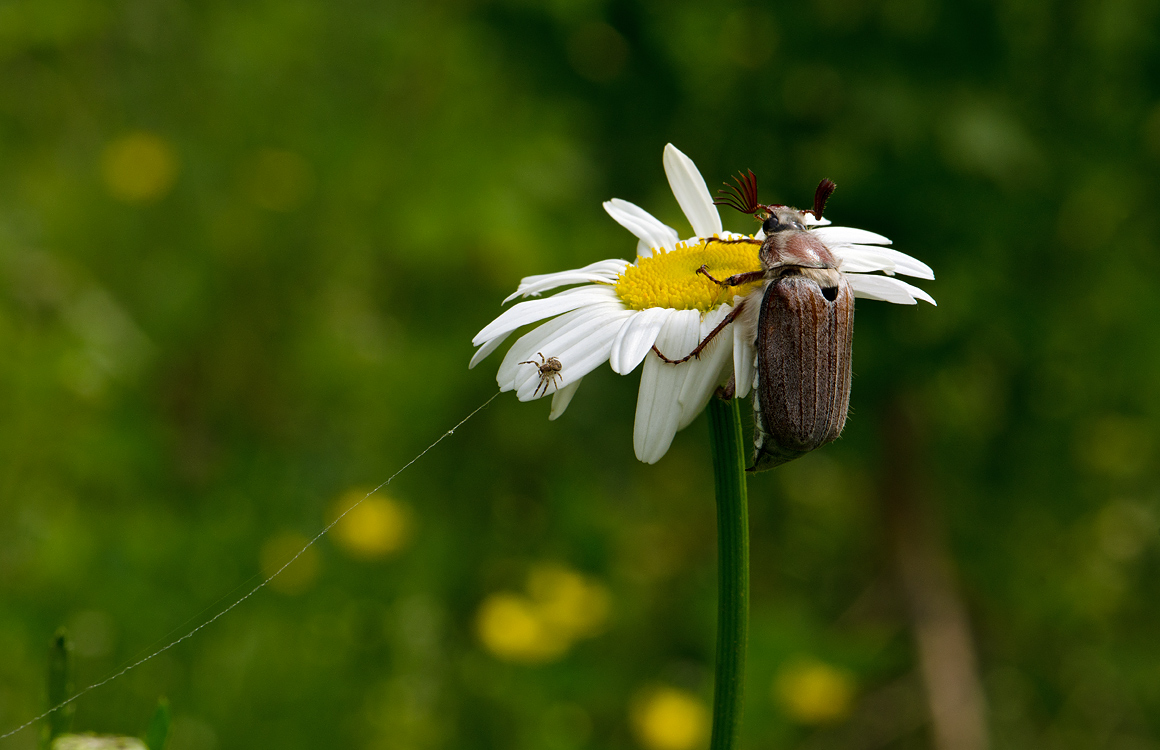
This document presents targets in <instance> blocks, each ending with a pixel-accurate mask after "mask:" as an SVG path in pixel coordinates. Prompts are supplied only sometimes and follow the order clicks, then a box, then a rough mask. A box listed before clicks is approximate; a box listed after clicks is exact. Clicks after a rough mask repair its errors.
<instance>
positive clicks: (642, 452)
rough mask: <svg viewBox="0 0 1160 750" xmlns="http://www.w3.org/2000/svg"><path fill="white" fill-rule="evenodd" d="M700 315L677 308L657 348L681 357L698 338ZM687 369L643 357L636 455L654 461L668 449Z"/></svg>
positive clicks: (678, 415)
mask: <svg viewBox="0 0 1160 750" xmlns="http://www.w3.org/2000/svg"><path fill="white" fill-rule="evenodd" d="M700 332H701V314H700V313H699V312H697V311H696V310H677V311H676V312H674V313H673V314H672V315H671V316H669V319H668V321H667V322H666V323H665V327H664V328H663V329H661V333H660V335H659V336H658V337H657V349H659V350H661V351H662V352H664V354H665V356H667V357H669V358H670V359H676V358H678V357H683V356H685V355H686V354H688V353H689V352H691V351H692V350H693V348H694V347H695V346H696V345H697V343H698V341H699V340H700ZM688 372H689V368H687V367H684V366H682V365H670V364H668V363H667V362H662V361H661V359H660V358H659V357H657V356H655V355H654V356H646V357H645V360H644V370H643V371H642V372H641V376H640V392H639V394H638V395H637V399H636V423H635V424H634V425H633V431H632V445H633V448H634V449H635V450H636V457H637V458H638V459H640V460H641V461H644V462H645V463H646V464H655V463H656V462H657V461H659V460H660V459H661V457H662V456H663V455H665V453H666V452H667V451H668V449H669V446H670V445H672V443H673V436H675V435H676V434H677V425H678V424H679V423H680V419H681V412H680V405H679V403H678V398H679V397H680V394H681V387H682V386H683V385H684V383H685V377H686V376H687V375H688Z"/></svg>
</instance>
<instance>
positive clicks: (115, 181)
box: [101, 131, 178, 203]
mask: <svg viewBox="0 0 1160 750" xmlns="http://www.w3.org/2000/svg"><path fill="white" fill-rule="evenodd" d="M177 169H178V160H177V154H176V153H175V152H174V150H173V147H172V146H171V145H169V142H168V141H166V140H165V139H164V138H162V137H161V136H159V135H157V134H156V133H148V132H144V131H141V132H136V133H129V134H127V135H123V136H121V137H119V138H117V139H115V140H113V141H111V142H110V143H109V144H108V145H107V146H105V150H104V152H103V153H102V154H101V175H102V177H104V179H105V187H107V188H108V190H109V193H111V194H112V196H113V197H114V198H116V199H117V200H121V201H124V202H126V203H149V202H151V201H155V200H158V199H160V198H163V197H164V196H165V195H166V194H167V193H168V192H169V190H170V188H172V187H173V182H174V180H176V179H177Z"/></svg>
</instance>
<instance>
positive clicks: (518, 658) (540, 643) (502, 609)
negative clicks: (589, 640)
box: [476, 592, 569, 664]
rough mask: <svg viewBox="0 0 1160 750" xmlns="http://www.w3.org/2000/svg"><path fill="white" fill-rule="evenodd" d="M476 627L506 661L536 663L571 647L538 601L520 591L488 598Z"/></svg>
mask: <svg viewBox="0 0 1160 750" xmlns="http://www.w3.org/2000/svg"><path fill="white" fill-rule="evenodd" d="M476 629H477V631H478V633H479V639H480V641H482V642H483V645H484V646H485V647H486V648H487V650H488V651H490V652H492V653H493V654H495V655H496V656H498V657H499V658H501V659H504V660H506V661H514V662H523V663H528V664H536V663H540V662H546V661H551V660H553V659H555V658H557V657H559V656H561V655H562V654H563V653H564V652H565V651H567V650H568V645H569V644H568V641H567V640H566V639H564V638H562V637H560V636H559V635H558V634H557V633H554V632H553V631H552V630H551V628H550V627H549V626H548V624H547V623H545V622H544V620H543V618H541V617H540V613H539V612H538V611H537V609H536V605H535V603H534V602H532V600H531V599H528V598H527V597H525V596H520V595H519V594H513V593H509V592H500V593H497V594H492V595H491V596H489V597H487V599H485V600H484V602H483V604H482V606H480V608H479V615H478V616H477V619H476Z"/></svg>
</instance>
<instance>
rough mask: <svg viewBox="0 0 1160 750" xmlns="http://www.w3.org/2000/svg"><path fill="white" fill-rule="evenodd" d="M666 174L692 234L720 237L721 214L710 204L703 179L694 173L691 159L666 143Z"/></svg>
mask: <svg viewBox="0 0 1160 750" xmlns="http://www.w3.org/2000/svg"><path fill="white" fill-rule="evenodd" d="M664 164H665V175H666V176H667V177H668V178H669V187H671V188H672V189H673V195H674V196H675V197H676V199H677V203H679V204H681V210H682V211H684V212H685V216H686V217H687V218H688V220H689V223H690V224H692V225H693V231H694V232H696V233H697V235H698V236H700V237H712V236H713V235H714V234H720V232H721V231H722V229H723V227H722V226H721V214H719V213H717V207H716V206H714V205H713V197H712V196H711V195H709V188H708V187H707V186H706V185H705V178H704V177H702V176H701V173H700V172H699V171H698V170H697V165H696V164H694V163H693V160H692V159H690V158H689V157H687V156H685V155H684V154H682V153H681V152H680V151H679V150H678V149H677V147H676V146H674V145H673V144H671V143H669V144H667V145H666V146H665V157H664Z"/></svg>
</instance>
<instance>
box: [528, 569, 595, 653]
mask: <svg viewBox="0 0 1160 750" xmlns="http://www.w3.org/2000/svg"><path fill="white" fill-rule="evenodd" d="M528 594H530V595H531V598H532V601H533V602H535V603H536V606H537V607H538V609H539V614H540V617H541V618H542V619H543V620H544V622H545V623H546V624H547V625H548V626H549V627H550V628H551V629H553V630H555V631H557V632H559V633H560V634H561V635H563V636H564V637H566V638H568V639H570V640H576V639H580V638H591V637H592V636H596V635H600V633H601V632H602V631H603V630H604V627H605V625H607V623H608V610H609V607H610V597H609V594H608V589H607V588H605V587H604V586H603V585H601V584H600V583H597V582H596V581H591V580H589V579H588V578H586V577H585V576H582V575H580V574H579V573H577V572H576V571H574V570H569V569H568V568H565V567H563V566H561V565H551V564H546V565H539V566H536V567H535V568H533V569H532V572H531V573H530V574H529V575H528Z"/></svg>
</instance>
